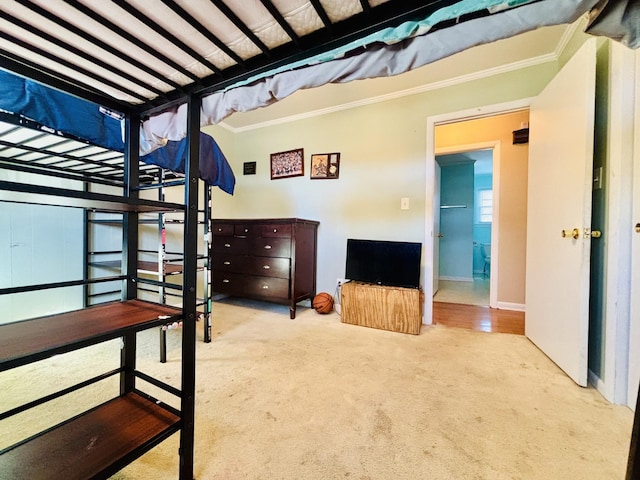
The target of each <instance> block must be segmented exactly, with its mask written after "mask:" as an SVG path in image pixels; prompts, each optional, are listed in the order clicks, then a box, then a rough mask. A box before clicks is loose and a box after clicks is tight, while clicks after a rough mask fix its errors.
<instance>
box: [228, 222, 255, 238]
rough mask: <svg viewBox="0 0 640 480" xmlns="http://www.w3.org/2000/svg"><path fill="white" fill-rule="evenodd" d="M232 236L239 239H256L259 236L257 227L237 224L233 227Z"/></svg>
mask: <svg viewBox="0 0 640 480" xmlns="http://www.w3.org/2000/svg"><path fill="white" fill-rule="evenodd" d="M233 234H234V235H238V236H240V237H257V236H258V235H260V226H259V225H250V224H239V225H235V226H234V227H233Z"/></svg>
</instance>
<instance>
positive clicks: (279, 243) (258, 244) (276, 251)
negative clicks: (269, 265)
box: [252, 237, 291, 257]
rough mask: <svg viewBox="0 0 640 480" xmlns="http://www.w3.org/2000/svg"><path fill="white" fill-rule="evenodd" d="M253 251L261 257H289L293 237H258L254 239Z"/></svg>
mask: <svg viewBox="0 0 640 480" xmlns="http://www.w3.org/2000/svg"><path fill="white" fill-rule="evenodd" d="M252 252H253V254H254V255H256V256H260V257H289V256H291V239H289V238H285V237H272V238H268V237H257V238H254V239H252Z"/></svg>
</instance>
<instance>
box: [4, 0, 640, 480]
mask: <svg viewBox="0 0 640 480" xmlns="http://www.w3.org/2000/svg"><path fill="white" fill-rule="evenodd" d="M586 13H588V14H589V15H590V20H589V29H590V31H591V32H593V33H594V34H598V35H607V36H609V37H611V38H615V39H616V40H619V41H622V42H623V43H626V44H627V45H630V46H632V47H636V46H637V45H638V40H637V38H636V33H637V29H636V28H635V26H636V25H637V18H638V7H637V2H627V1H615V2H614V1H609V2H607V1H597V0H457V1H456V0H432V1H426V2H419V1H407V0H375V1H374V0H369V1H367V0H348V1H344V2H326V1H325V2H321V1H319V0H310V1H306V0H279V1H277V2H276V1H275V0H260V1H259V2H258V1H256V2H246V1H240V0H225V1H222V0H211V1H209V2H206V1H204V0H202V1H200V0H199V1H197V2H186V1H177V0H156V1H152V2H148V1H144V0H128V1H127V0H113V1H111V2H88V1H86V0H55V1H51V2H43V1H40V0H37V1H36V0H8V1H6V2H3V4H2V6H0V21H1V22H2V24H1V25H0V38H2V44H1V45H0V72H2V71H5V72H12V73H15V74H17V75H18V76H20V77H21V78H25V79H30V80H32V81H33V85H44V86H48V87H51V88H52V90H51V91H48V92H47V93H42V92H39V93H34V94H33V95H31V96H28V97H29V99H30V100H31V101H32V102H27V103H25V105H23V106H21V107H19V108H15V109H11V108H9V109H8V108H7V107H6V106H4V105H3V104H2V101H3V99H4V98H5V95H4V92H3V91H2V89H3V87H4V86H5V85H4V84H3V83H0V114H1V115H5V114H6V115H10V116H11V117H12V118H14V119H15V118H16V115H17V118H18V119H19V120H18V123H17V124H16V123H15V122H14V123H13V125H14V126H23V127H27V128H32V129H35V130H39V131H40V132H46V133H52V134H54V135H60V136H62V137H64V138H65V141H66V140H69V139H71V140H77V141H79V142H82V143H85V142H87V141H88V142H89V143H90V144H91V146H92V147H93V148H103V149H105V150H108V151H117V152H118V151H119V152H122V155H121V157H120V159H116V160H112V159H111V157H110V156H109V155H110V153H107V152H104V151H102V152H100V153H101V154H103V155H104V156H101V155H100V154H98V153H97V152H96V156H95V157H89V158H87V159H86V160H85V161H84V164H85V166H84V167H82V168H76V169H74V168H73V167H71V165H73V164H74V163H73V162H74V161H75V160H76V159H75V158H73V157H76V155H74V154H72V153H70V152H67V153H65V154H64V156H62V157H61V156H60V155H59V154H58V155H57V156H56V158H59V159H60V158H62V159H63V160H65V161H62V162H60V163H58V161H57V160H56V162H53V163H52V164H48V162H41V163H39V164H37V165H36V164H33V163H31V164H29V163H28V162H25V161H24V158H20V157H18V158H13V159H11V158H4V157H3V158H2V162H1V164H0V167H1V168H0V202H19V203H30V204H37V203H42V204H46V205H58V206H63V207H65V208H79V209H82V210H83V211H85V212H87V215H94V213H97V212H105V214H114V213H117V214H118V215H122V252H121V253H120V255H121V259H120V260H119V261H120V262H121V263H120V265H121V267H120V268H121V274H120V275H115V276H106V277H100V278H90V277H91V276H90V275H85V278H82V279H76V280H65V281H58V282H55V281H54V282H49V283H38V284H30V285H19V286H10V287H6V288H5V287H3V288H0V296H3V295H16V294H20V293H22V292H39V291H43V290H46V289H49V288H65V287H73V286H83V287H87V286H91V285H98V284H102V283H107V282H121V284H122V298H121V299H120V300H113V301H109V302H105V303H100V304H97V305H92V306H86V308H83V309H75V310H71V311H65V312H60V313H57V314H52V315H46V316H38V317H35V318H26V319H22V320H20V321H16V322H12V323H4V324H0V373H1V372H3V371H6V370H9V369H13V368H16V367H19V366H22V365H27V364H29V363H33V362H38V361H40V360H43V359H45V358H47V357H50V356H52V355H56V354H60V353H64V352H70V351H72V350H75V349H79V348H83V347H85V346H89V345H94V344H97V343H99V342H104V341H107V340H109V339H114V338H122V339H123V349H122V355H121V358H122V361H121V366H120V368H118V369H116V370H114V371H110V372H106V373H103V374H100V375H97V376H95V377H93V378H92V379H91V380H89V381H88V382H83V384H79V385H76V386H74V387H72V388H69V389H65V390H62V391H60V392H57V393H56V394H55V396H56V397H60V396H63V395H65V394H67V393H69V391H72V390H73V391H75V390H79V389H82V388H85V387H86V384H87V383H95V382H98V381H100V380H101V379H102V378H104V377H105V376H119V378H120V389H119V392H118V393H117V394H115V395H114V397H113V399H112V400H110V401H108V402H106V403H104V404H101V405H98V406H96V407H95V408H93V409H90V410H89V411H87V412H85V413H83V414H81V415H78V416H75V417H73V418H69V419H68V420H66V421H64V422H62V423H61V424H59V425H57V426H56V427H54V428H51V429H46V430H45V431H43V432H40V433H38V434H36V435H34V436H32V437H29V438H27V439H24V440H23V441H20V442H18V443H17V444H15V445H11V446H9V447H7V448H5V449H3V450H2V451H0V471H1V472H2V474H3V476H7V478H29V479H40V478H69V479H81V478H107V477H108V476H109V475H111V474H113V473H115V472H116V471H118V470H119V469H121V468H123V467H124V466H125V465H127V464H128V463H129V462H131V461H133V460H135V459H136V458H138V457H139V456H140V455H142V454H143V453H145V452H146V451H148V450H149V449H150V448H152V447H153V446H154V445H157V444H158V443H160V442H162V441H164V440H165V439H166V438H168V437H169V436H170V435H173V434H175V433H179V435H180V448H179V461H178V462H177V463H178V464H179V466H178V470H179V478H180V479H182V480H190V479H192V478H193V473H194V438H193V436H194V395H195V338H196V332H195V322H196V317H197V313H198V312H197V303H198V302H197V298H196V290H197V285H196V271H197V269H198V253H197V252H198V249H197V243H198V242H197V236H198V234H197V232H198V218H197V210H198V179H199V177H201V174H202V173H205V175H207V176H208V175H209V174H211V173H212V171H209V170H208V168H206V167H203V166H202V165H201V164H200V151H201V148H202V149H204V148H208V147H203V146H202V144H201V140H200V137H201V135H200V128H201V127H202V126H206V125H211V124H216V123H218V122H220V121H222V120H223V119H224V118H226V117H227V116H229V115H231V114H233V113H234V112H239V111H248V110H251V109H255V108H259V107H262V106H267V105H269V104H271V103H273V102H276V101H278V100H280V99H282V98H285V97H287V96H288V95H291V94H292V93H293V92H295V91H296V90H298V89H301V88H312V87H315V86H319V85H322V84H324V83H329V82H333V83H339V82H348V81H354V80H358V79H363V78H372V77H377V76H386V75H397V74H400V73H403V72H405V71H408V70H411V69H413V68H417V67H419V66H421V65H425V64H427V63H430V62H433V61H436V60H438V59H440V58H444V57H447V56H449V55H452V54H454V53H456V52H459V51H462V50H464V49H466V48H469V47H471V46H474V45H479V44H482V43H487V42H491V41H495V40H498V39H500V38H506V37H509V36H513V35H516V34H518V33H522V32H525V31H528V30H532V29H535V28H538V27H540V26H544V25H555V24H563V23H570V22H573V21H574V20H575V19H577V18H579V17H580V16H581V15H584V14H586ZM58 95H65V96H70V98H76V99H80V100H82V101H84V102H88V103H89V104H91V105H93V106H94V107H98V110H97V111H98V113H95V112H94V113H93V114H91V115H89V116H87V117H84V116H79V115H78V111H77V110H74V109H71V118H73V117H74V116H75V121H70V122H69V121H62V122H61V123H59V121H60V118H58V116H57V115H56V113H58V110H57V109H50V108H49V109H47V108H44V109H43V108H38V107H39V106H40V107H41V106H42V105H43V104H46V103H47V101H48V100H50V99H52V98H54V97H56V96H58ZM32 107H35V109H32ZM52 114H53V115H52ZM0 120H3V121H4V120H5V119H0ZM6 120H9V118H8V117H7V118H6ZM94 120H98V122H97V124H98V125H99V124H101V123H103V124H104V125H103V126H105V125H107V124H110V125H117V127H109V128H106V127H105V128H98V126H97V125H94V126H95V127H96V128H87V127H88V125H87V122H89V123H91V122H93V121H94ZM114 122H116V123H114ZM5 123H11V122H5ZM88 131H91V132H93V133H95V135H88V133H87V132H88ZM96 132H97V133H96ZM111 142H114V143H115V145H114V144H112V143H111ZM5 146H6V147H12V146H14V145H5ZM167 147H168V148H167ZM33 148H34V149H35V150H34V151H32V152H30V153H34V154H40V153H42V152H41V150H44V149H43V148H42V147H39V146H34V147H33ZM163 149H165V150H163ZM169 150H171V151H173V152H174V153H172V154H171V155H169V157H170V159H171V160H172V162H171V163H170V165H171V166H169V164H164V163H162V164H161V165H160V167H161V168H165V167H167V166H169V168H168V171H170V172H172V173H170V175H173V173H175V172H182V173H180V174H181V175H182V178H181V181H182V182H183V185H184V201H183V202H181V203H174V202H167V201H165V200H163V199H162V198H158V199H149V198H145V196H144V192H145V190H146V189H145V188H144V184H145V182H147V181H149V182H150V183H158V182H157V180H156V178H157V174H156V173H154V172H157V168H158V163H161V162H163V161H164V160H166V159H167V158H164V159H163V157H164V154H165V153H167V152H168V151H169ZM154 152H156V153H154ZM163 152H164V153H163ZM179 152H180V153H179ZM56 153H58V152H56ZM91 155H92V154H91ZM148 155H152V156H153V157H155V158H153V159H150V158H149V157H148V158H147V160H149V161H151V162H156V164H154V166H149V165H148V164H146V163H145V162H141V158H143V157H146V156H148ZM176 159H178V162H177V164H176V163H173V160H176ZM66 162H71V163H66ZM165 170H167V168H165ZM114 171H117V175H116V176H117V177H119V178H117V179H115V180H114V178H113V172H114ZM7 172H9V173H10V174H11V175H8V174H7ZM213 173H214V176H215V174H216V172H213ZM16 175H17V176H18V178H23V177H21V176H25V175H26V176H27V180H21V181H16V180H14V179H13V176H16ZM36 177H38V178H39V179H40V180H34V178H36ZM51 178H57V179H61V180H65V181H71V182H79V183H81V184H82V185H83V186H84V185H87V184H92V185H99V186H108V187H110V188H111V190H110V191H109V193H103V192H102V191H99V190H100V189H97V190H96V191H93V190H91V189H88V188H84V187H83V188H68V187H56V186H51V185H49V183H48V179H51ZM218 180H219V181H220V182H221V183H225V182H226V181H228V177H225V176H223V177H222V178H218ZM113 189H115V190H116V191H115V192H114V191H113ZM168 212H181V214H182V215H183V216H184V218H183V222H182V224H181V226H182V235H183V239H184V240H183V249H182V251H183V255H184V256H183V259H182V264H181V267H180V272H181V275H182V285H181V297H180V298H181V302H180V306H178V307H173V306H170V305H164V304H162V303H157V302H150V301H148V300H146V299H145V300H143V299H140V298H139V295H140V289H139V284H140V283H143V280H144V279H143V278H141V276H140V275H139V272H140V271H141V267H142V270H144V269H146V268H147V267H149V266H148V265H146V264H140V263H139V260H140V259H139V258H138V239H139V237H138V228H137V227H138V225H139V223H140V219H141V218H144V215H145V214H146V213H150V214H154V215H158V214H164V213H168ZM87 218H93V217H87ZM105 218H106V217H105ZM94 220H98V219H97V218H96V219H94ZM87 223H89V222H87ZM112 261H114V260H112ZM148 271H151V272H160V269H159V268H158V269H154V268H150V269H149V270H148ZM163 273H165V274H166V273H168V271H167V270H163ZM147 281H149V280H148V279H147ZM87 288H88V287H87ZM175 321H182V323H183V330H182V359H181V362H182V363H181V373H182V383H181V386H180V388H175V387H172V386H170V385H166V384H164V383H163V382H162V381H161V380H158V379H154V378H151V377H149V376H148V375H146V374H144V373H143V372H140V371H138V370H137V368H136V332H138V331H141V330H143V329H148V328H160V327H161V326H162V325H166V324H167V323H168V322H175ZM139 380H144V381H146V382H148V383H151V384H152V385H154V386H156V387H158V388H160V389H162V390H164V391H166V392H167V393H168V394H170V395H173V396H175V397H176V398H177V401H178V403H179V407H178V408H176V407H173V406H170V405H169V404H168V403H166V402H163V401H161V400H159V399H157V398H155V397H153V396H151V395H149V394H146V393H145V392H143V391H142V389H141V388H140V387H139ZM50 399H51V396H45V397H43V398H40V399H38V400H35V401H31V402H26V403H25V405H23V406H20V407H17V408H14V409H12V410H10V411H8V412H0V421H2V420H4V419H6V418H7V417H9V416H11V415H15V414H17V413H20V412H25V411H28V410H29V409H31V408H33V407H35V406H39V405H43V404H46V403H47V402H48V401H49V400H50ZM636 412H637V411H636ZM639 429H640V426H639V425H638V422H636V426H634V435H633V440H632V445H631V449H630V455H629V473H628V478H636V477H637V472H638V463H639V462H638V461H637V460H636V459H637V457H638V447H637V437H638V430H639ZM96 442H97V443H96ZM95 446H98V447H99V448H93V447H95Z"/></svg>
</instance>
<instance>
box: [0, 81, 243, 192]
mask: <svg viewBox="0 0 640 480" xmlns="http://www.w3.org/2000/svg"><path fill="white" fill-rule="evenodd" d="M0 109H2V110H5V111H7V112H10V113H13V114H16V115H20V116H22V117H26V118H28V119H30V120H33V121H35V122H37V123H39V124H41V125H44V126H45V127H48V128H52V129H53V130H56V131H58V132H60V133H62V134H63V135H72V136H74V137H77V138H80V139H83V140H87V141H88V142H90V143H92V144H94V145H98V146H100V147H104V148H107V149H109V150H114V151H118V152H123V151H124V141H123V135H122V128H123V127H122V122H123V120H122V119H123V118H124V116H123V115H122V114H121V113H119V112H111V111H109V110H107V109H105V108H103V107H101V106H99V105H97V104H95V103H92V102H89V101H87V100H83V99H80V98H76V97H73V96H71V95H69V94H67V93H63V92H60V91H58V90H56V89H54V88H51V87H47V86H45V85H42V84H39V83H37V82H34V81H32V80H28V79H25V78H22V77H20V76H17V75H14V74H12V73H8V72H5V71H3V70H0ZM186 146H187V144H186V140H182V141H169V142H168V144H167V145H166V146H164V147H162V148H159V149H157V150H155V151H153V152H151V153H149V154H147V155H143V156H141V158H140V159H141V160H142V161H143V162H145V163H148V164H152V165H157V166H159V167H162V168H166V169H167V170H171V171H174V172H178V173H184V165H185V161H186V158H187V148H186ZM199 164H200V178H201V179H202V180H204V181H205V182H206V183H207V184H209V185H211V186H218V187H220V188H221V189H222V190H223V191H224V192H227V193H228V194H230V195H233V191H234V188H235V182H236V179H235V176H234V174H233V171H232V170H231V167H230V166H229V163H228V162H227V159H226V157H225V156H224V154H223V153H222V151H221V150H220V147H219V146H218V144H217V143H216V142H215V140H214V139H213V138H212V137H211V136H209V135H206V134H204V133H202V132H201V133H200V162H199Z"/></svg>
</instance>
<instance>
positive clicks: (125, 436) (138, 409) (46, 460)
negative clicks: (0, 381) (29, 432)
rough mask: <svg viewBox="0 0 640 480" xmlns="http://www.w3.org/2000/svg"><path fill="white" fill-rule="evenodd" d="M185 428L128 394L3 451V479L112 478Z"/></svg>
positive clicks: (172, 415)
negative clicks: (136, 459)
mask: <svg viewBox="0 0 640 480" xmlns="http://www.w3.org/2000/svg"><path fill="white" fill-rule="evenodd" d="M179 429H180V417H179V416H178V415H177V414H175V413H172V412H170V411H169V410H167V409H165V408H164V407H162V406H161V405H158V404H157V403H156V402H153V401H151V400H148V399H146V398H143V397H142V396H140V395H138V394H137V393H128V394H127V395H124V396H122V397H118V398H115V399H113V400H110V401H108V402H106V403H104V404H102V405H100V406H99V407H97V408H95V409H93V410H89V411H87V412H85V413H83V414H82V415H80V416H78V417H75V418H74V419H72V420H69V421H67V422H65V423H62V424H60V425H58V426H57V427H54V428H53V429H51V430H48V431H46V432H44V433H43V434H41V435H38V436H36V437H33V438H31V439H29V440H28V441H26V442H24V443H21V444H18V445H17V446H15V447H10V448H8V449H7V450H6V451H4V452H0V453H1V454H0V472H2V478H28V479H30V480H45V479H51V478H64V479H66V480H75V479H87V478H107V477H108V476H110V475H112V474H114V473H115V472H117V471H118V470H120V469H121V468H122V467H123V466H125V465H126V464H128V463H130V462H131V461H132V460H133V459H135V458H137V457H139V456H140V455H142V454H143V453H145V452H146V451H148V450H149V449H151V448H152V447H154V446H155V445H157V444H158V443H160V442H161V441H163V440H164V439H166V438H167V437H168V436H169V435H171V434H173V433H175V432H177V431H178V430H179Z"/></svg>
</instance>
